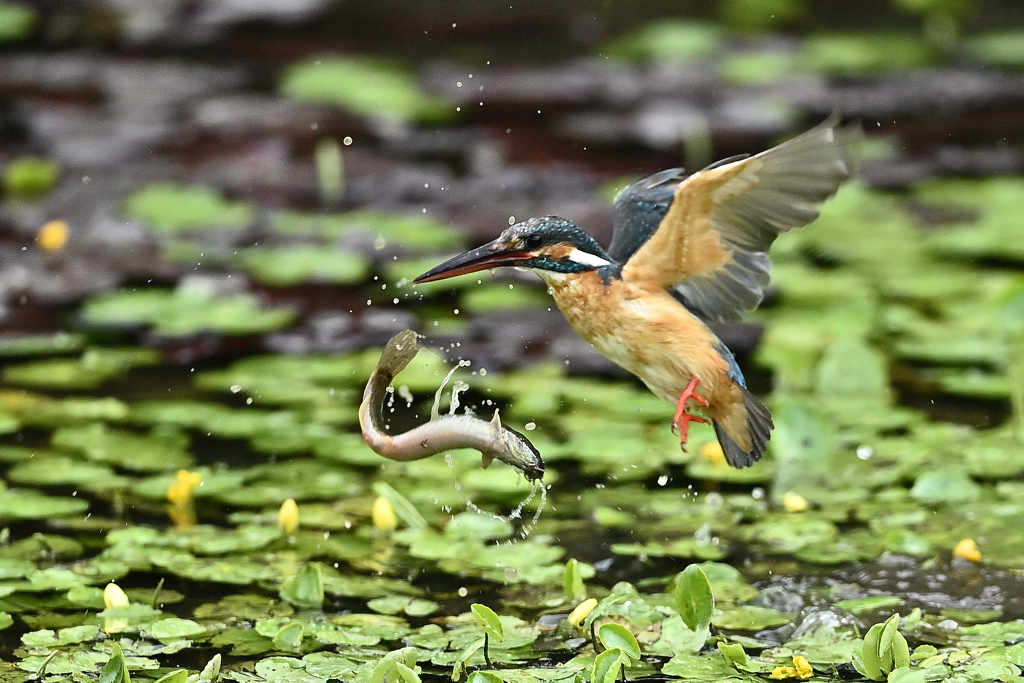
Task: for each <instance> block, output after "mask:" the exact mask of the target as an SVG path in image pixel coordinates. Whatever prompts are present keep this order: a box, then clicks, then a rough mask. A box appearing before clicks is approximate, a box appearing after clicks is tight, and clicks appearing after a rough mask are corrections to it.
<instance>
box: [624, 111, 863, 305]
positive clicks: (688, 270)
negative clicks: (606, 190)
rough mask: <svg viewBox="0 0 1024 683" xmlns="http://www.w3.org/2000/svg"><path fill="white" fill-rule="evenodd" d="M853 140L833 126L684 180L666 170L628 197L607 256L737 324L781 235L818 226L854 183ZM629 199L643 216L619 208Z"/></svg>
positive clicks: (753, 300)
mask: <svg viewBox="0 0 1024 683" xmlns="http://www.w3.org/2000/svg"><path fill="white" fill-rule="evenodd" d="M857 133H858V130H857V129H856V128H837V121H836V120H835V119H834V118H833V119H829V120H828V121H826V122H825V123H823V124H822V125H820V126H818V127H816V128H814V129H812V130H810V131H808V132H806V133H804V134H803V135H800V136H798V137H795V138H793V139H792V140H789V141H787V142H784V143H782V144H781V145H778V146H777V147H773V148H771V149H769V150H766V151H764V152H761V153H760V154H757V155H755V156H752V157H748V158H744V159H742V160H739V161H734V160H731V159H730V160H726V161H725V162H719V163H717V164H714V165H712V166H709V167H708V168H706V169H704V170H702V171H700V172H699V173H695V174H693V175H691V176H689V177H688V178H685V179H683V178H677V177H676V175H675V174H671V175H666V174H669V171H663V172H662V173H660V174H658V175H655V176H651V178H649V179H647V180H645V181H640V183H637V184H636V185H633V186H630V187H629V188H627V189H626V190H623V192H622V193H621V194H620V197H618V198H616V207H615V208H616V211H615V221H616V222H615V235H614V237H613V239H612V244H611V247H610V248H609V253H610V254H611V255H612V256H613V257H615V258H616V260H618V261H619V262H622V261H625V265H624V266H623V268H622V277H623V279H626V280H632V281H634V282H643V283H645V284H647V286H658V287H664V288H671V289H672V293H673V294H674V295H675V296H676V297H677V298H679V299H680V300H681V301H682V302H683V304H684V305H685V306H686V307H687V308H689V309H690V310H691V311H692V312H694V313H695V314H696V315H698V316H700V317H701V318H703V319H705V320H709V321H723V320H736V319H738V318H739V317H740V315H741V314H742V313H743V311H746V310H750V309H752V308H756V307H757V305H758V304H759V303H760V302H761V299H762V297H763V296H764V288H765V287H767V285H768V279H769V278H768V270H769V268H770V266H771V261H770V260H769V259H768V255H767V253H766V252H767V251H768V248H769V247H770V246H771V243H772V242H773V241H775V238H776V237H778V236H779V235H780V234H781V233H783V232H786V231H787V230H791V229H793V228H799V227H801V226H804V225H807V224H808V223H810V222H811V221H813V220H814V219H815V218H817V217H818V205H819V204H821V202H823V201H825V200H826V199H828V198H829V197H830V196H832V195H833V194H834V193H835V191H836V190H837V189H838V188H839V185H840V184H842V182H843V181H845V180H847V179H848V178H849V177H850V176H851V174H852V172H853V159H852V154H851V150H850V143H851V141H852V140H853V139H855V138H856V137H857ZM673 171H676V172H677V173H678V171H677V170H676V169H673ZM663 175H664V176H665V177H664V178H659V176H663ZM655 179H658V180H655ZM644 183H650V184H651V186H650V187H647V188H645V187H643V184H644ZM638 185H639V186H641V187H640V188H638V189H634V188H636V187H637V186H638ZM669 192H671V193H672V194H671V197H670V198H668V199H667V200H666V198H665V195H667V194H668V193H669ZM627 193H628V194H627ZM623 196H625V197H626V200H628V201H629V203H630V204H631V205H633V206H639V207H641V210H639V211H637V210H636V209H632V210H630V209H628V208H627V205H626V203H625V201H623V203H622V205H621V206H620V199H622V198H623ZM647 204H649V205H650V208H648V207H647ZM662 207H664V208H663V209H662ZM657 209H661V213H660V220H659V221H658V222H657V223H656V224H654V227H653V228H652V227H651V226H652V224H653V217H654V216H655V214H656V213H657ZM626 233H633V234H630V235H629V236H628V237H627V235H626ZM617 249H618V250H619V251H618V252H617V251H616V250H617ZM627 259H628V260H627Z"/></svg>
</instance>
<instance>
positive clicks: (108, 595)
mask: <svg viewBox="0 0 1024 683" xmlns="http://www.w3.org/2000/svg"><path fill="white" fill-rule="evenodd" d="M103 605H104V606H105V607H106V608H107V609H110V608H111V607H127V606H128V596H127V595H125V594H124V591H123V590H121V587H120V586H118V585H117V584H116V583H114V582H113V581H111V582H110V583H108V584H107V587H106V588H104V589H103Z"/></svg>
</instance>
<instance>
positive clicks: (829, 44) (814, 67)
mask: <svg viewBox="0 0 1024 683" xmlns="http://www.w3.org/2000/svg"><path fill="white" fill-rule="evenodd" d="M935 59H936V55H935V53H934V52H933V51H932V49H931V48H930V47H929V46H928V44H927V43H925V41H924V39H923V38H921V37H920V36H918V35H916V34H900V33H890V34H885V33H860V34H857V33H848V34H830V35H821V36H813V37H811V38H808V39H807V40H806V41H805V43H804V46H803V49H802V50H801V53H800V65H801V67H802V68H803V69H805V70H807V71H811V72H814V73H827V74H845V75H866V74H877V73H884V72H891V71H906V70H909V69H917V68H921V67H925V66H928V65H929V64H931V63H932V62H934V61H935Z"/></svg>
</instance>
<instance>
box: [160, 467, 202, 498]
mask: <svg viewBox="0 0 1024 683" xmlns="http://www.w3.org/2000/svg"><path fill="white" fill-rule="evenodd" d="M202 483H203V477H202V475H201V474H199V473H197V472H189V471H188V470H178V474H177V476H175V478H174V481H173V482H171V485H170V486H169V487H168V488H167V500H169V501H171V502H172V503H174V504H175V505H181V504H182V503H187V502H188V501H189V500H190V499H191V498H192V489H194V488H195V487H197V486H199V485H200V484H202Z"/></svg>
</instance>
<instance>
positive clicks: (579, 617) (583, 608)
mask: <svg viewBox="0 0 1024 683" xmlns="http://www.w3.org/2000/svg"><path fill="white" fill-rule="evenodd" d="M595 607H597V598H587V599H586V600H584V601H583V602H581V603H580V604H578V605H576V609H574V610H573V611H572V612H570V613H569V616H568V617H566V621H568V622H569V623H570V624H571V625H572V627H573V628H579V627H580V624H582V623H583V620H584V619H586V618H587V617H588V616H590V613H591V612H593V611H594V608H595Z"/></svg>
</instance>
